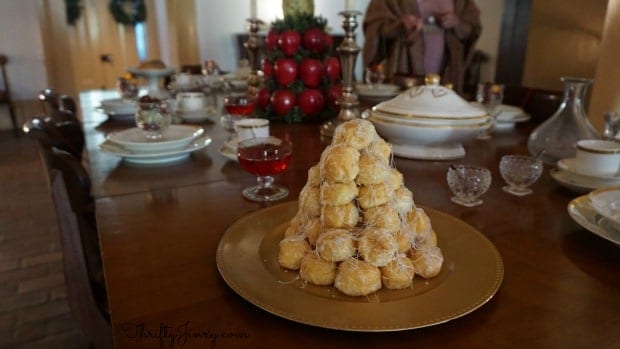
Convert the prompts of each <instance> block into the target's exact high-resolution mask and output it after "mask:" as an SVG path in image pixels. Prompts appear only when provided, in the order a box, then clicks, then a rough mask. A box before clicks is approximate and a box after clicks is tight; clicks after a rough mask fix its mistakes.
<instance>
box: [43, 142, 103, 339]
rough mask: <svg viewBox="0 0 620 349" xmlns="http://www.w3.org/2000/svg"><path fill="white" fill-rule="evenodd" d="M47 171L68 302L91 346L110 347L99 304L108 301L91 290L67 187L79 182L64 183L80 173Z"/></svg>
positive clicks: (63, 157)
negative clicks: (49, 176)
mask: <svg viewBox="0 0 620 349" xmlns="http://www.w3.org/2000/svg"><path fill="white" fill-rule="evenodd" d="M53 157H55V160H54V161H60V162H65V164H66V165H70V166H76V165H79V162H77V160H76V159H75V158H73V157H72V156H71V155H70V154H68V153H64V154H56V155H53ZM56 157H57V158H56ZM50 174H51V178H50V179H51V193H52V200H53V201H54V207H55V209H56V217H57V219H58V227H59V230H60V240H61V245H62V252H63V266H64V275H65V285H66V288H67V302H68V303H69V308H70V309H71V314H72V315H73V317H74V318H75V320H76V321H77V322H78V325H79V327H80V329H81V330H82V331H83V333H84V334H85V335H86V336H87V338H88V339H89V340H90V342H91V345H92V347H94V348H113V347H114V345H113V339H112V330H111V325H110V319H109V315H108V312H107V308H105V309H104V308H102V307H103V305H104V304H107V303H105V302H103V300H102V299H101V296H102V295H101V294H100V293H98V292H97V291H96V290H93V283H92V281H91V278H90V275H89V268H88V261H87V259H86V258H85V256H86V255H87V254H88V251H86V249H85V248H84V242H83V234H82V229H83V228H82V227H81V224H80V219H79V216H78V214H76V211H75V209H74V207H73V205H74V202H73V200H72V199H71V197H72V196H74V195H75V193H71V191H72V190H73V189H70V188H71V186H72V185H78V186H79V185H80V184H81V183H73V184H71V185H69V186H67V185H66V184H65V181H66V180H69V181H73V180H78V181H79V176H75V177H74V178H67V176H66V174H65V173H63V172H62V171H60V170H57V169H55V168H52V170H51V172H50ZM74 189H75V188H74ZM103 296H105V294H104V295H103ZM102 303H103V304H102Z"/></svg>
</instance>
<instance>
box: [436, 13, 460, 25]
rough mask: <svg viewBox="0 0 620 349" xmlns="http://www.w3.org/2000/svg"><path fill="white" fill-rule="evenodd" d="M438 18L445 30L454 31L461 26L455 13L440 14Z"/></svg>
mask: <svg viewBox="0 0 620 349" xmlns="http://www.w3.org/2000/svg"><path fill="white" fill-rule="evenodd" d="M436 18H437V20H438V21H439V25H441V27H442V28H444V29H452V28H454V27H456V26H457V25H458V24H459V18H458V17H457V16H456V13H454V11H450V12H444V13H440V14H438V15H437V16H436Z"/></svg>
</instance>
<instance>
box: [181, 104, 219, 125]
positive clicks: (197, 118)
mask: <svg viewBox="0 0 620 349" xmlns="http://www.w3.org/2000/svg"><path fill="white" fill-rule="evenodd" d="M175 114H176V115H177V116H178V117H180V118H181V119H183V121H186V122H204V121H207V120H209V118H210V117H212V116H215V115H216V114H217V111H216V110H215V108H213V107H206V108H203V109H198V110H183V109H177V110H175Z"/></svg>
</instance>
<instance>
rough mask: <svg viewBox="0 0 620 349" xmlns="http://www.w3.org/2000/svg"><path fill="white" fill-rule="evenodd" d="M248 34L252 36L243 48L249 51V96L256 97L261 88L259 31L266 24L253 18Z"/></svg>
mask: <svg viewBox="0 0 620 349" xmlns="http://www.w3.org/2000/svg"><path fill="white" fill-rule="evenodd" d="M247 22H248V32H249V33H250V36H249V38H248V41H246V42H245V43H244V44H243V46H244V47H245V49H246V50H248V61H249V63H250V76H249V77H248V94H249V95H250V96H256V95H257V94H258V90H259V88H260V79H259V77H258V64H259V63H260V62H258V58H259V50H260V41H259V40H258V30H259V29H260V25H261V24H263V23H264V22H263V21H261V20H260V19H258V18H256V17H253V18H248V19H247Z"/></svg>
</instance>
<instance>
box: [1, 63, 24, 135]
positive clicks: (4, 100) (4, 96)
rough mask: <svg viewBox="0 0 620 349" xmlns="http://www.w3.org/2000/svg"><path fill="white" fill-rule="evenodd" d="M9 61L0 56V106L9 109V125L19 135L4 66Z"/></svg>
mask: <svg viewBox="0 0 620 349" xmlns="http://www.w3.org/2000/svg"><path fill="white" fill-rule="evenodd" d="M8 62H9V59H8V58H7V56H6V55H3V54H0V72H1V73H2V82H3V84H4V85H3V86H2V87H0V105H1V104H5V105H7V106H8V108H9V115H10V116H11V123H12V124H13V132H14V133H15V135H19V126H18V125H17V115H16V114H15V107H14V106H13V99H12V97H11V86H10V84H9V77H8V74H7V73H6V65H7V63H8Z"/></svg>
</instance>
